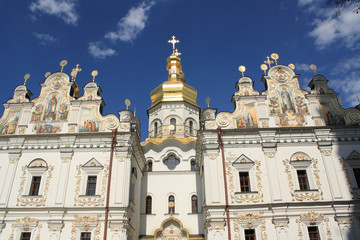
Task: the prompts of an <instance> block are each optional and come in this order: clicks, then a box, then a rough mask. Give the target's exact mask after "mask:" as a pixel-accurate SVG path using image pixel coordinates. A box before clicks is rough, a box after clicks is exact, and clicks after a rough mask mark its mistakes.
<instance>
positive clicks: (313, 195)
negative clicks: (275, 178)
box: [283, 158, 323, 201]
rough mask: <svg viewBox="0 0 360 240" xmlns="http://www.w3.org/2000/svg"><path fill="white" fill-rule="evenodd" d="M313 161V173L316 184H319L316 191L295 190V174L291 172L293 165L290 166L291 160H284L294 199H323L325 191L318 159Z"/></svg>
mask: <svg viewBox="0 0 360 240" xmlns="http://www.w3.org/2000/svg"><path fill="white" fill-rule="evenodd" d="M311 161H312V170H313V174H314V176H315V184H316V186H317V188H318V189H317V191H315V192H295V189H294V182H293V176H292V173H291V169H290V168H291V166H290V160H288V159H285V160H283V164H284V166H285V173H286V174H287V177H288V182H289V188H290V194H291V197H292V200H293V201H294V200H299V201H303V200H311V199H312V200H314V201H317V200H320V199H323V192H322V190H321V182H320V175H319V172H320V170H319V168H318V167H317V162H318V161H317V159H314V158H313V159H311Z"/></svg>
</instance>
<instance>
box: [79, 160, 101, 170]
mask: <svg viewBox="0 0 360 240" xmlns="http://www.w3.org/2000/svg"><path fill="white" fill-rule="evenodd" d="M83 167H84V168H101V169H102V168H103V167H104V166H103V165H101V163H99V162H98V161H97V160H96V159H95V158H92V159H90V160H89V161H87V162H86V163H85V164H84V165H83Z"/></svg>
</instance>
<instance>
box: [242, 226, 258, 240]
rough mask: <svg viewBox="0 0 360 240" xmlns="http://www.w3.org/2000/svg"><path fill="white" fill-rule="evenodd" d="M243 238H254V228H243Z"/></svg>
mask: <svg viewBox="0 0 360 240" xmlns="http://www.w3.org/2000/svg"><path fill="white" fill-rule="evenodd" d="M244 238H245V240H256V231H255V229H244Z"/></svg>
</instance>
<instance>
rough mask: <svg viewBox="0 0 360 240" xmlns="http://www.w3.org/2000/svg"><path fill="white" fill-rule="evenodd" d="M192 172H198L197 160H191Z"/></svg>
mask: <svg viewBox="0 0 360 240" xmlns="http://www.w3.org/2000/svg"><path fill="white" fill-rule="evenodd" d="M190 163H191V171H196V162H195V160H191V162H190Z"/></svg>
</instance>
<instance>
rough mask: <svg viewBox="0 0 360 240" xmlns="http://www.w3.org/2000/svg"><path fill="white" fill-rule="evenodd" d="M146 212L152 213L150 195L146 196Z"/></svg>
mask: <svg viewBox="0 0 360 240" xmlns="http://www.w3.org/2000/svg"><path fill="white" fill-rule="evenodd" d="M145 214H152V197H151V196H150V195H147V196H146V200H145Z"/></svg>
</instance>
